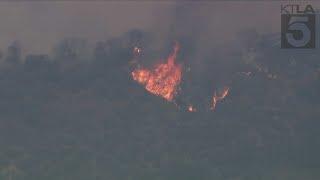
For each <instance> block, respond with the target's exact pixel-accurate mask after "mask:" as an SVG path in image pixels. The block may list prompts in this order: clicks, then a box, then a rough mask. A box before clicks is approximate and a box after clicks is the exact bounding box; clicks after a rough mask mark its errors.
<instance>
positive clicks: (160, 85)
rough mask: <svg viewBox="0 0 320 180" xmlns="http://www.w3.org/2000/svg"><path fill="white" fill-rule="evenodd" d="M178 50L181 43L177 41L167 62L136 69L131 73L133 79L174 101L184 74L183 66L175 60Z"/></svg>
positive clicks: (152, 91)
mask: <svg viewBox="0 0 320 180" xmlns="http://www.w3.org/2000/svg"><path fill="white" fill-rule="evenodd" d="M178 51H179V44H178V43H176V44H175V46H174V51H173V53H171V54H170V55H169V57H168V58H167V62H166V63H163V64H158V65H156V66H155V67H154V68H153V69H151V70H149V69H144V68H140V69H136V70H134V71H133V72H132V73H131V75H132V78H133V80H135V81H137V82H138V83H140V84H142V85H144V87H145V89H146V90H147V91H149V92H150V93H152V94H155V95H157V96H161V97H163V98H165V99H166V100H168V101H172V100H173V99H174V96H175V95H176V94H177V87H178V85H179V84H180V82H181V76H182V67H181V65H180V64H176V62H175V61H176V58H177V53H178Z"/></svg>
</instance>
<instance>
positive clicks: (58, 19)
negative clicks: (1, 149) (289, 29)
mask: <svg viewBox="0 0 320 180" xmlns="http://www.w3.org/2000/svg"><path fill="white" fill-rule="evenodd" d="M177 4H179V5H181V3H177ZM177 4H176V3H174V2H144V1H134V2H129V1H127V2H107V1H106V2H89V1H88V2H70V1H60V2H35V1H30V2H27V1H25V2H0V23H1V30H0V48H1V49H2V50H4V49H5V48H6V47H7V46H8V45H9V44H10V43H11V42H12V41H14V40H18V41H19V42H20V43H21V44H22V47H23V51H24V52H25V53H30V52H32V53H48V52H50V50H51V48H52V46H53V45H54V44H55V43H56V42H57V41H59V40H61V39H62V38H64V37H83V38H87V39H88V40H90V41H92V42H94V41H96V40H103V39H107V38H108V37H111V36H117V35H120V34H121V33H123V32H126V31H128V30H130V29H132V28H139V29H143V30H147V31H152V32H156V33H157V34H159V35H160V36H159V37H161V36H165V34H166V33H168V31H169V30H170V25H172V23H176V26H177V28H179V27H178V26H180V24H181V27H182V28H180V30H179V31H180V32H181V31H185V32H182V33H187V34H188V33H190V32H191V29H193V28H195V27H196V26H197V25H198V24H197V23H198V22H201V23H199V26H204V27H198V28H197V29H199V30H197V32H196V33H199V34H200V35H199V40H200V41H201V39H202V40H203V41H215V42H217V43H219V42H224V41H228V40H230V39H232V38H234V35H235V34H236V32H238V31H241V30H242V29H247V28H256V29H257V30H258V31H259V32H279V31H280V3H279V2H248V1H243V2H203V3H185V4H184V6H187V8H186V13H184V14H185V17H179V18H175V9H176V7H177ZM179 21H184V22H189V23H191V24H192V25H189V26H188V25H187V26H184V25H183V24H184V22H182V23H180V24H179Z"/></svg>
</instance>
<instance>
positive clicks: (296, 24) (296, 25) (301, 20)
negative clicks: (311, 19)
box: [286, 16, 311, 47]
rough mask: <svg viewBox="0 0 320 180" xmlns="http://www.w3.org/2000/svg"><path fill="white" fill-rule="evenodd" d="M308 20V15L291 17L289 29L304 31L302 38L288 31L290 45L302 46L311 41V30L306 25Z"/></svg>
mask: <svg viewBox="0 0 320 180" xmlns="http://www.w3.org/2000/svg"><path fill="white" fill-rule="evenodd" d="M306 22H308V17H303V16H298V17H291V18H290V21H289V24H288V26H289V27H288V30H292V31H300V32H301V33H302V38H300V39H296V38H294V36H293V34H292V33H286V37H287V40H288V43H289V44H290V45H292V46H294V47H302V46H305V45H306V44H308V43H309V41H310V39H311V31H310V29H309V28H308V26H307V25H306Z"/></svg>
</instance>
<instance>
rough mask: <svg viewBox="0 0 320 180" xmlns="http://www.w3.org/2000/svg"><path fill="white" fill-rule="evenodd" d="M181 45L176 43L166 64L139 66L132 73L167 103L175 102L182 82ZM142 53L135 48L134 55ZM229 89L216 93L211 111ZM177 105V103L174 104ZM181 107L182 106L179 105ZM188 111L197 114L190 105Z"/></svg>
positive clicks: (147, 88)
mask: <svg viewBox="0 0 320 180" xmlns="http://www.w3.org/2000/svg"><path fill="white" fill-rule="evenodd" d="M179 49H180V45H179V43H178V42H176V43H175V45H174V48H173V52H172V53H171V54H170V55H169V56H168V58H167V59H166V60H165V61H164V63H159V64H156V65H154V66H153V67H152V68H150V69H148V68H143V67H140V65H139V66H138V68H136V69H134V70H133V71H132V72H131V76H132V78H133V80H135V81H137V82H138V83H139V84H141V85H143V86H144V88H145V89H146V90H147V91H149V92H150V93H151V94H154V95H156V96H160V97H162V98H164V99H166V100H167V101H170V102H174V100H175V97H176V95H177V94H178V93H179V92H178V89H179V85H180V83H181V80H182V75H183V73H182V64H179V63H177V54H178V52H179ZM139 53H141V49H140V48H138V47H135V48H134V49H133V54H134V55H135V56H137V55H138V54H139ZM228 91H229V88H228V87H225V88H224V89H223V91H222V92H215V93H214V94H213V96H212V100H211V101H212V102H211V104H210V105H209V107H210V108H208V109H210V110H214V109H215V107H216V104H217V102H218V101H221V100H222V99H224V98H225V97H226V96H227V94H228ZM174 103H175V104H177V103H176V102H174ZM177 105H178V106H179V107H180V104H177ZM186 110H187V111H189V112H197V109H196V108H195V107H194V106H193V105H191V104H190V105H188V106H187V107H186Z"/></svg>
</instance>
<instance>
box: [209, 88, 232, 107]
mask: <svg viewBox="0 0 320 180" xmlns="http://www.w3.org/2000/svg"><path fill="white" fill-rule="evenodd" d="M228 93H229V88H228V87H225V88H223V90H222V92H220V93H217V92H214V94H213V96H212V103H211V107H210V109H211V110H214V109H215V108H216V105H217V103H218V101H221V100H222V99H224V98H225V97H226V96H227V95H228Z"/></svg>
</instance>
